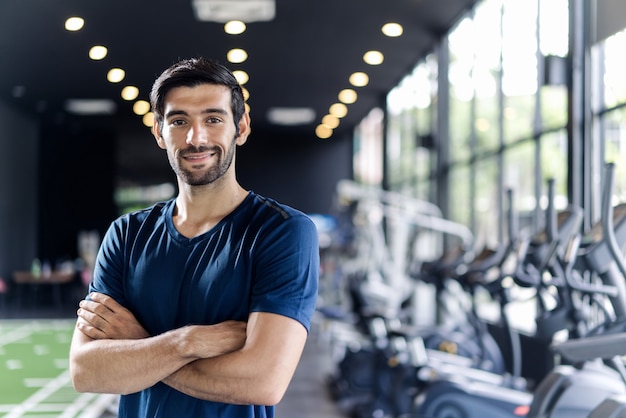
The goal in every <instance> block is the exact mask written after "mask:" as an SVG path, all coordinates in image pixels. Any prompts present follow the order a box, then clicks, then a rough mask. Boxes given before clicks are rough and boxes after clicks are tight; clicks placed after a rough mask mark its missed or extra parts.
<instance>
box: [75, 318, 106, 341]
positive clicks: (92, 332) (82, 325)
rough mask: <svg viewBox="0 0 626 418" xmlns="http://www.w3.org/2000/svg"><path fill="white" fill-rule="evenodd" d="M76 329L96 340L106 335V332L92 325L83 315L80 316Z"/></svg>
mask: <svg viewBox="0 0 626 418" xmlns="http://www.w3.org/2000/svg"><path fill="white" fill-rule="evenodd" d="M76 329H78V330H79V331H80V332H82V333H83V334H85V335H86V336H88V337H89V338H91V339H94V340H100V339H103V338H105V337H106V335H105V334H104V332H102V331H101V330H99V329H98V328H95V327H93V326H92V325H90V324H89V322H86V321H85V320H84V319H83V318H82V317H79V318H78V321H77V322H76Z"/></svg>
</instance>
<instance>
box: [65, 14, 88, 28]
mask: <svg viewBox="0 0 626 418" xmlns="http://www.w3.org/2000/svg"><path fill="white" fill-rule="evenodd" d="M84 25H85V20H84V19H83V18H82V17H77V16H74V17H70V18H69V19H67V20H66V21H65V29H66V30H69V31H71V32H76V31H78V30H81V29H82V28H83V26H84Z"/></svg>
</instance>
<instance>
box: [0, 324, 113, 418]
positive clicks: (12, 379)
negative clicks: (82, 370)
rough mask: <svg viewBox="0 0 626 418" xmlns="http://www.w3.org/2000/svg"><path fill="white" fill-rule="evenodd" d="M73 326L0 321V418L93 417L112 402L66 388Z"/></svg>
mask: <svg viewBox="0 0 626 418" xmlns="http://www.w3.org/2000/svg"><path fill="white" fill-rule="evenodd" d="M73 327H74V320H32V321H25V320H6V321H0V388H1V390H0V418H52V417H55V418H98V417H100V416H102V414H103V413H104V412H105V411H106V410H108V409H110V406H111V405H113V404H114V403H115V401H116V400H117V396H116V395H101V394H92V393H84V394H81V393H78V392H76V391H75V390H74V388H73V387H72V384H71V381H70V376H69V370H68V366H69V362H68V358H67V353H68V350H69V344H70V340H71V334H72V331H73ZM3 392H4V395H3Z"/></svg>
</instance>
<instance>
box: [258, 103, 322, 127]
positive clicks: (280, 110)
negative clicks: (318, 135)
mask: <svg viewBox="0 0 626 418" xmlns="http://www.w3.org/2000/svg"><path fill="white" fill-rule="evenodd" d="M267 119H269V121H270V122H272V123H274V124H276V125H289V126H293V125H304V124H307V123H311V122H313V121H314V120H315V110H313V109H311V108H310V107H274V108H271V109H270V110H269V111H268V112H267Z"/></svg>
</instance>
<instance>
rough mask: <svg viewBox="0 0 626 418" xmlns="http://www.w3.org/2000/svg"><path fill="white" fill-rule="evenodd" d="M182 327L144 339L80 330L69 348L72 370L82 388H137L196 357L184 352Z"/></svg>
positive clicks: (76, 384)
mask: <svg viewBox="0 0 626 418" xmlns="http://www.w3.org/2000/svg"><path fill="white" fill-rule="evenodd" d="M182 331H183V330H176V331H170V332H168V333H165V334H161V335H159V336H155V337H149V338H143V339H119V340H113V339H101V340H90V339H89V338H88V337H86V336H85V335H83V334H82V333H81V332H80V331H79V330H76V331H75V334H76V335H75V337H74V338H75V340H81V343H79V344H75V343H74V342H73V344H72V349H71V352H70V372H71V376H72V381H73V384H74V387H75V388H76V390H77V391H79V392H98V393H116V394H128V393H134V392H138V391H140V390H143V389H145V388H148V387H150V386H153V385H154V384H155V383H157V382H159V381H161V380H163V379H164V378H165V377H167V376H169V375H170V374H172V373H174V372H175V371H176V370H178V369H180V368H181V367H183V366H185V365H186V364H188V363H189V362H191V361H193V360H195V359H196V357H193V356H190V355H188V354H187V353H185V352H184V348H185V345H184V344H183V343H182V341H183V338H182V336H181V334H183V332H182Z"/></svg>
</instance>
